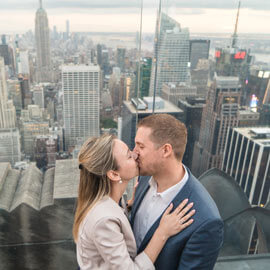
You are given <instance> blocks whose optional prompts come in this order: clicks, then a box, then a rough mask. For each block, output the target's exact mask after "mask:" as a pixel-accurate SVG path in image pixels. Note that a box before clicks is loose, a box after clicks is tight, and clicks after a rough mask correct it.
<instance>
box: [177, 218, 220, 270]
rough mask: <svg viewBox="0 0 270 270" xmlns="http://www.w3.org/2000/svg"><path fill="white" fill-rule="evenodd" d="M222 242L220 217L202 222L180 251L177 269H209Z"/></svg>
mask: <svg viewBox="0 0 270 270" xmlns="http://www.w3.org/2000/svg"><path fill="white" fill-rule="evenodd" d="M222 244H223V222H222V220H220V219H217V220H213V221H211V222H205V223H204V224H202V225H201V226H200V227H199V228H198V229H197V230H196V231H195V232H194V233H193V234H192V236H191V237H190V239H189V240H188V242H187V243H186V246H185V248H184V250H183V252H182V255H181V258H180V261H179V266H178V270H188V269H189V270H191V269H194V270H195V269H196V270H211V269H213V268H214V265H215V263H216V260H217V257H218V252H219V250H220V248H221V246H222Z"/></svg>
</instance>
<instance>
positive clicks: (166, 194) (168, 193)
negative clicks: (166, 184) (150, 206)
mask: <svg viewBox="0 0 270 270" xmlns="http://www.w3.org/2000/svg"><path fill="white" fill-rule="evenodd" d="M183 168H184V171H185V174H184V177H183V178H182V179H181V181H179V182H178V183H177V184H175V185H173V186H171V187H170V188H168V189H166V190H165V191H163V192H160V193H158V192H157V182H156V181H155V179H154V178H153V176H152V177H151V178H150V180H149V185H150V189H151V191H152V194H153V195H154V196H160V197H161V199H162V200H163V201H164V202H165V203H167V204H169V203H170V202H171V201H172V200H173V198H174V197H175V196H176V195H177V193H178V192H179V191H180V190H181V189H182V188H183V186H184V185H185V184H186V182H187V180H188V171H187V169H186V167H185V166H184V165H183Z"/></svg>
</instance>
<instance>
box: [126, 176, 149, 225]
mask: <svg viewBox="0 0 270 270" xmlns="http://www.w3.org/2000/svg"><path fill="white" fill-rule="evenodd" d="M149 179H150V177H149V176H147V177H140V178H139V182H140V183H139V185H138V187H137V189H136V194H135V200H134V203H133V205H132V210H131V220H130V223H131V227H133V224H134V218H135V215H136V213H137V211H138V209H139V206H140V204H141V202H142V200H143V198H144V196H145V194H146V192H147V191H148V189H149V187H150V186H149V183H148V182H149Z"/></svg>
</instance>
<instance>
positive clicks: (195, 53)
mask: <svg viewBox="0 0 270 270" xmlns="http://www.w3.org/2000/svg"><path fill="white" fill-rule="evenodd" d="M209 49H210V40H205V39H192V40H190V51H189V57H190V68H191V69H195V68H196V67H197V64H198V62H199V59H208V57H209Z"/></svg>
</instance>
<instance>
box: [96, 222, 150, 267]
mask: <svg viewBox="0 0 270 270" xmlns="http://www.w3.org/2000/svg"><path fill="white" fill-rule="evenodd" d="M93 238H94V243H95V246H96V247H97V249H98V251H99V253H100V255H101V256H102V258H103V259H104V261H105V263H106V264H107V265H108V266H109V269H111V270H126V269H128V270H141V269H144V270H153V269H155V267H154V265H153V263H152V261H151V260H150V259H149V257H148V256H147V255H146V254H145V253H144V252H141V253H140V254H138V255H137V256H136V257H135V258H131V257H130V254H129V252H128V249H127V245H126V242H125V239H124V235H123V233H122V232H121V228H120V221H119V220H118V219H117V218H116V217H109V218H108V217H106V218H103V219H101V220H99V222H98V223H97V224H96V225H95V228H94V232H93Z"/></svg>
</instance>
